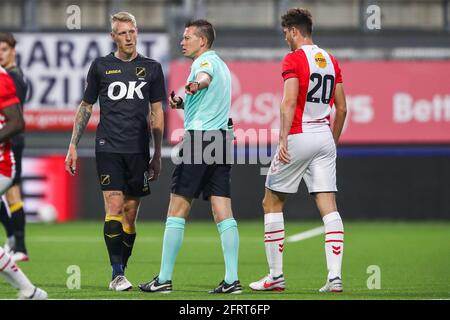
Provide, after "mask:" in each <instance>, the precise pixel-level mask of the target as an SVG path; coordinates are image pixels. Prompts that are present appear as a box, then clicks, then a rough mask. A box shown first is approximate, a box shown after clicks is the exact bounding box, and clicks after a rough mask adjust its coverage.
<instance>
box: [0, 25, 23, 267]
mask: <svg viewBox="0 0 450 320" xmlns="http://www.w3.org/2000/svg"><path fill="white" fill-rule="evenodd" d="M15 47H16V40H15V39H14V36H13V35H12V34H11V33H0V65H1V66H2V67H3V68H5V69H6V71H7V72H8V74H9V75H10V76H11V78H12V79H13V80H14V84H15V87H16V91H17V97H18V98H19V101H20V102H19V111H20V112H21V113H22V114H23V105H24V103H25V98H26V95H27V84H26V82H25V78H24V75H23V72H22V70H21V69H20V67H19V66H18V65H17V64H16V48H15ZM11 146H12V150H13V152H14V159H15V162H16V171H15V175H14V177H13V182H12V185H11V187H9V189H8V190H7V191H6V193H5V197H4V199H3V201H2V203H0V221H1V222H2V224H3V226H4V227H5V229H6V234H7V240H6V243H5V245H4V249H5V250H6V251H7V252H9V253H10V254H11V256H12V259H13V260H14V261H28V260H29V258H28V252H27V248H26V245H25V221H26V215H25V212H24V204H23V201H22V194H21V182H22V179H21V175H22V154H23V149H24V147H25V137H24V135H23V133H18V134H16V135H14V136H13V137H11ZM5 200H6V201H5ZM7 207H8V209H9V212H10V215H9V214H8V210H7Z"/></svg>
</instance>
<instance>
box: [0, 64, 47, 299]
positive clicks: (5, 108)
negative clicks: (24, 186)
mask: <svg viewBox="0 0 450 320" xmlns="http://www.w3.org/2000/svg"><path fill="white" fill-rule="evenodd" d="M20 109H21V107H20V100H19V98H18V97H17V95H16V88H15V85H14V81H13V79H12V78H11V77H10V76H9V75H8V74H7V72H6V70H5V69H3V68H2V67H0V154H1V157H0V196H2V195H3V194H4V193H5V192H6V190H8V188H9V187H10V186H11V184H12V183H13V181H14V172H15V161H14V154H13V151H12V148H11V144H10V139H11V137H13V136H14V135H16V134H18V133H19V132H21V131H23V129H24V127H25V123H24V121H23V115H22V112H21V110H20ZM0 275H1V277H3V278H4V279H5V280H6V281H7V282H8V283H9V284H11V285H12V286H13V287H14V288H16V289H18V290H19V298H20V299H32V300H43V299H47V293H46V292H45V291H44V290H42V289H40V288H38V287H35V286H34V285H33V284H32V283H31V282H30V280H29V279H28V278H27V276H26V275H25V274H24V273H23V272H22V270H20V268H19V267H18V266H17V265H16V263H15V262H14V260H13V257H11V256H10V255H9V254H8V252H6V250H5V249H3V248H2V247H0Z"/></svg>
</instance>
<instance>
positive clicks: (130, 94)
mask: <svg viewBox="0 0 450 320" xmlns="http://www.w3.org/2000/svg"><path fill="white" fill-rule="evenodd" d="M146 84H147V82H145V81H139V83H138V81H128V83H124V82H122V81H114V82H112V83H110V85H109V86H108V98H110V99H111V100H121V99H124V98H125V99H135V98H136V97H137V98H139V99H144V95H143V94H142V88H143V87H144V86H145V85H146Z"/></svg>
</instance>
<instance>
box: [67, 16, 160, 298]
mask: <svg viewBox="0 0 450 320" xmlns="http://www.w3.org/2000/svg"><path fill="white" fill-rule="evenodd" d="M111 28H112V32H111V37H112V39H113V41H114V42H115V43H116V45H117V51H116V52H113V53H110V54H109V55H107V56H105V57H100V58H97V59H95V60H94V62H92V65H91V67H90V69H89V73H88V76H87V87H86V90H85V93H84V97H83V100H82V101H81V103H80V106H79V107H78V111H77V113H76V115H75V121H74V127H73V133H72V139H71V141H70V145H69V150H68V152H67V157H66V161H65V169H66V171H68V172H69V173H70V174H71V175H74V174H75V172H76V162H77V150H76V147H77V144H78V142H79V140H80V138H81V135H82V133H83V131H84V129H85V128H86V125H87V123H88V121H89V118H90V116H91V113H92V106H93V104H94V103H95V102H96V100H97V98H98V99H99V105H100V123H99V124H98V127H97V132H96V142H95V152H96V163H97V173H98V179H99V182H100V185H101V188H102V191H103V196H104V200H105V210H106V215H105V224H104V239H105V243H106V247H107V249H108V254H109V259H110V262H111V266H112V281H111V283H110V285H109V288H110V289H111V290H116V291H125V290H130V289H131V288H132V285H131V283H130V282H129V281H128V280H127V279H126V278H125V275H124V270H125V267H126V266H127V261H128V258H129V257H130V255H131V252H132V249H133V244H134V241H135V238H136V218H137V213H138V209H139V204H140V198H141V197H142V196H146V195H148V194H149V193H150V187H149V183H148V182H149V181H154V180H156V179H157V178H158V176H159V173H160V170H161V141H162V134H163V129H164V114H163V110H162V101H163V100H164V99H166V91H165V84H164V75H163V72H162V68H161V65H160V63H158V62H157V61H155V60H152V59H149V58H147V57H144V56H142V55H140V54H138V53H137V51H136V42H137V36H138V30H137V26H136V19H135V18H134V16H133V15H131V14H130V13H128V12H119V13H117V14H115V15H113V16H112V17H111ZM150 134H152V136H153V146H154V154H153V157H152V159H151V160H150V156H149V136H150Z"/></svg>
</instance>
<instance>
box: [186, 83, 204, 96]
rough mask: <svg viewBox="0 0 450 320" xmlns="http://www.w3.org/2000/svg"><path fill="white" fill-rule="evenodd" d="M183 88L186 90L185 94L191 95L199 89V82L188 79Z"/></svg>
mask: <svg viewBox="0 0 450 320" xmlns="http://www.w3.org/2000/svg"><path fill="white" fill-rule="evenodd" d="M184 89H185V91H186V94H189V95H193V94H195V93H196V92H197V91H198V90H200V83H199V82H198V81H189V82H188V83H187V84H186V85H185V86H184Z"/></svg>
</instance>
